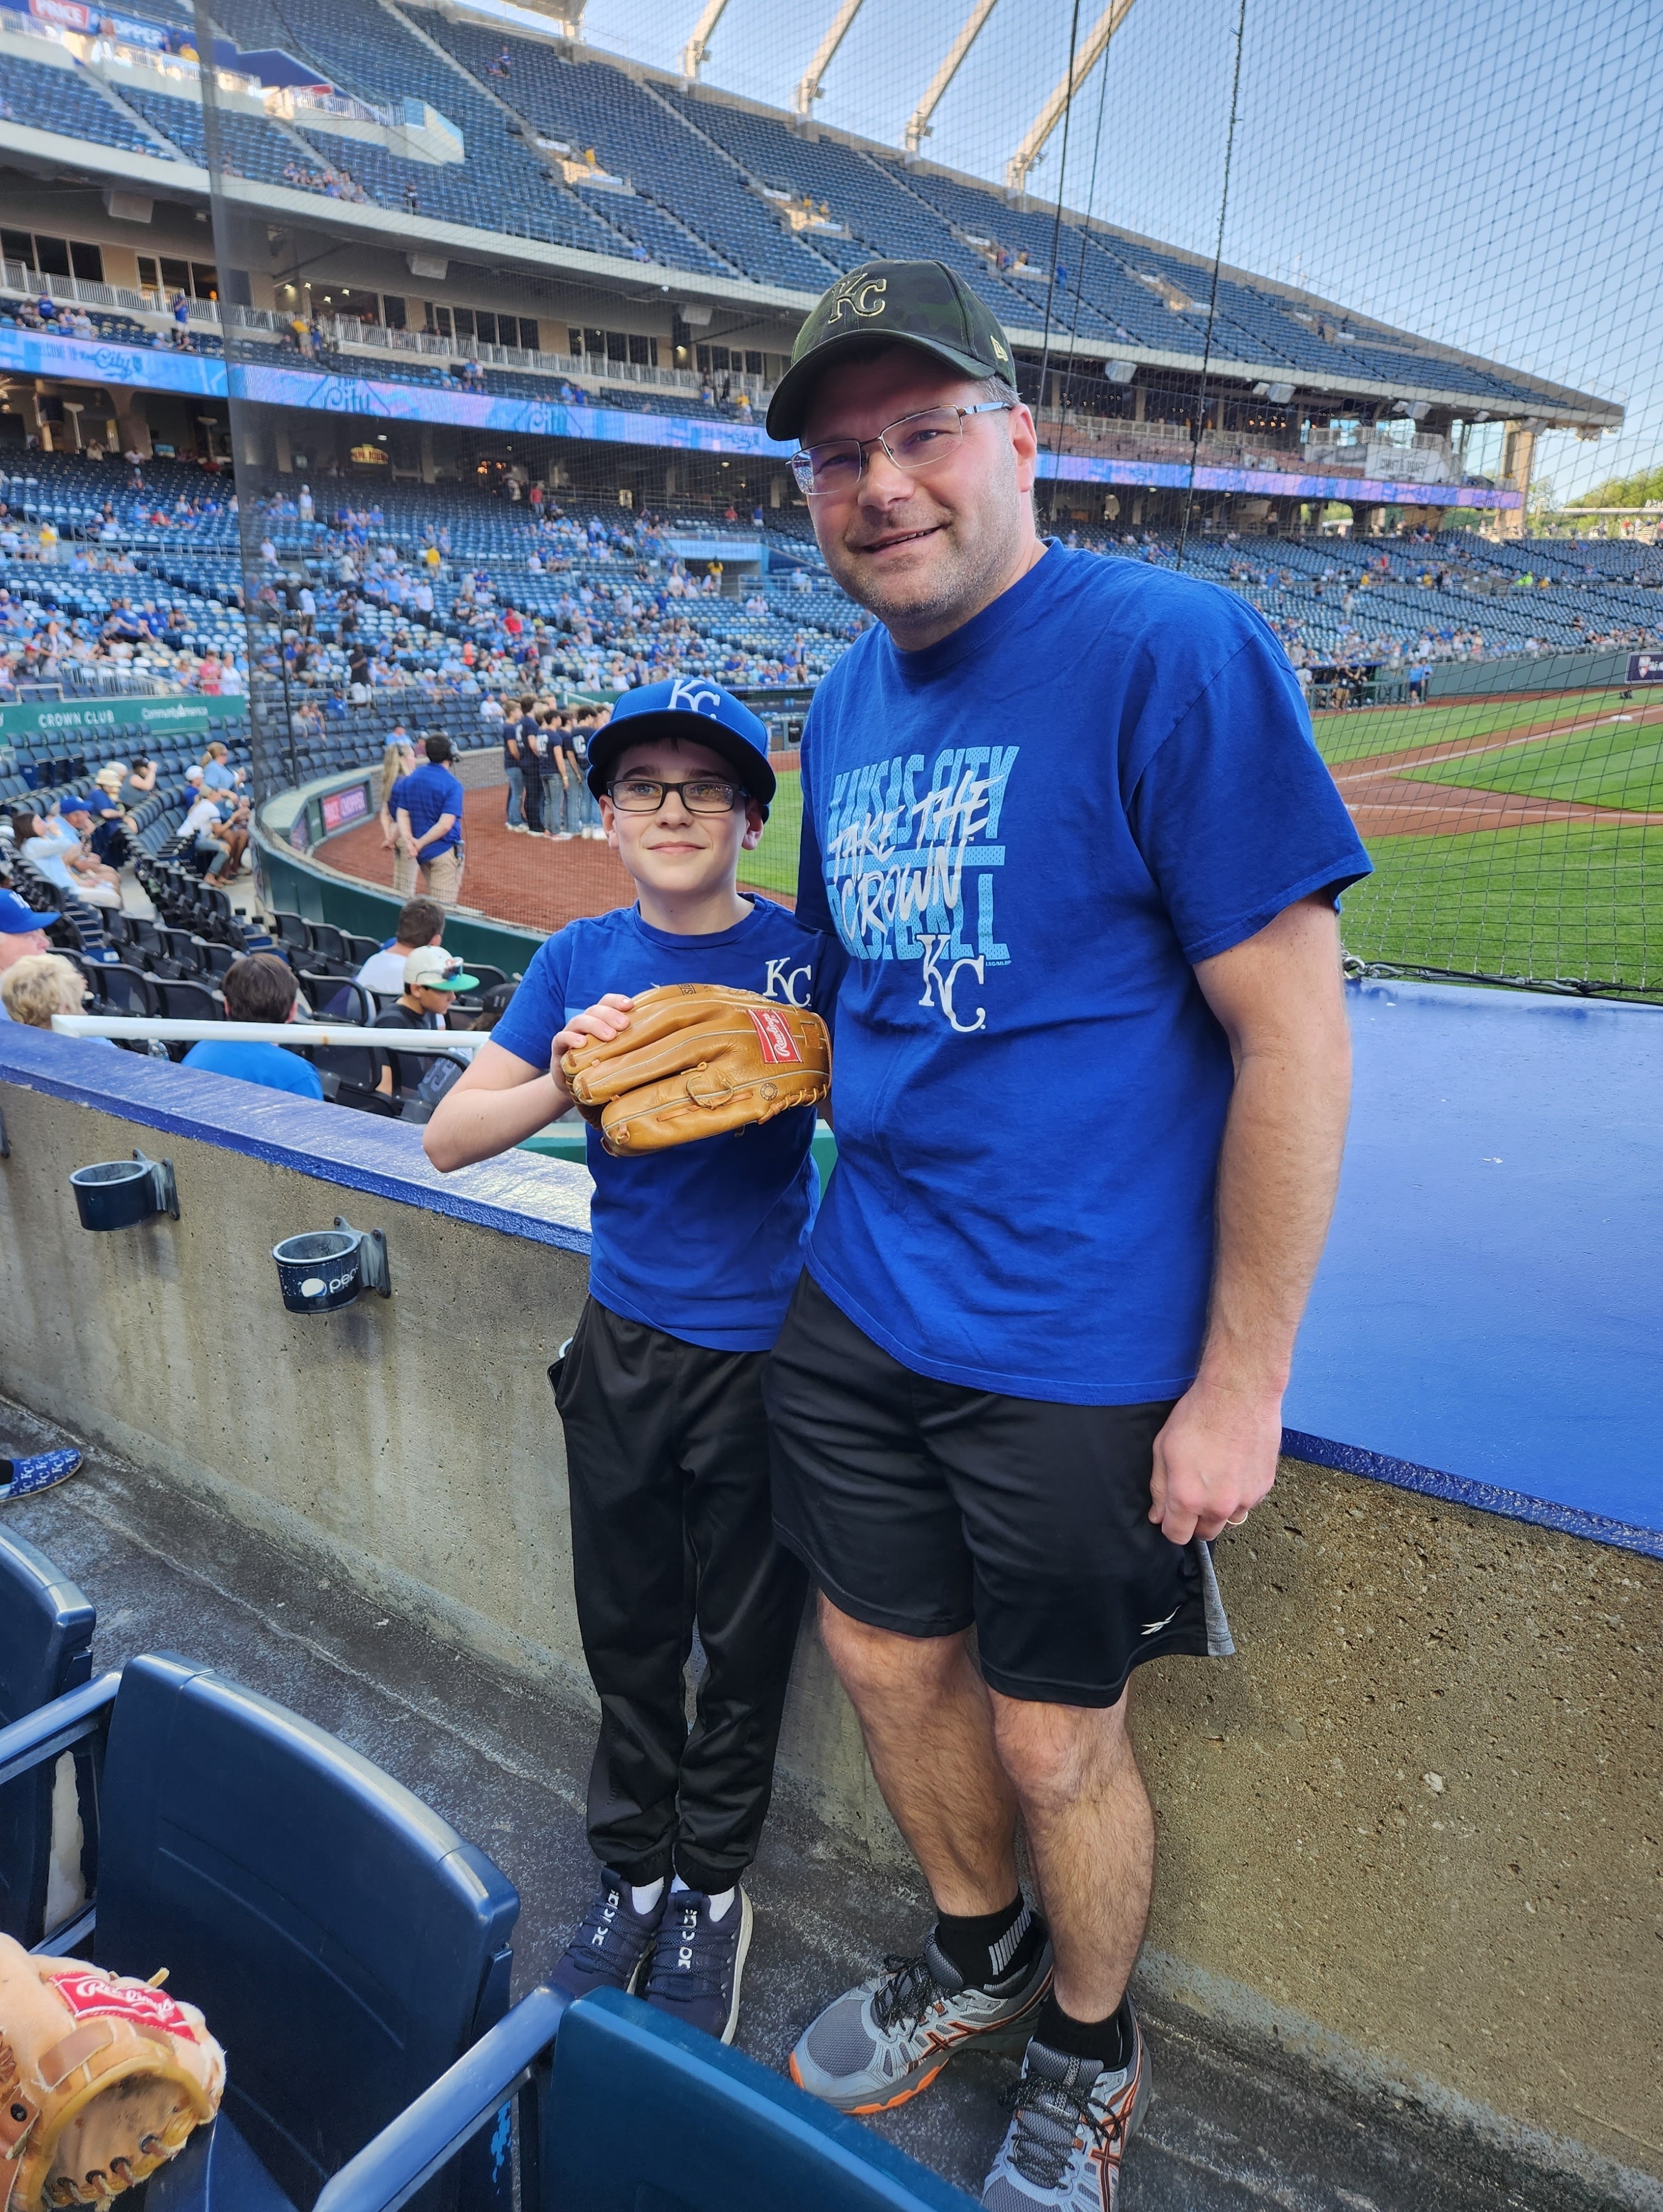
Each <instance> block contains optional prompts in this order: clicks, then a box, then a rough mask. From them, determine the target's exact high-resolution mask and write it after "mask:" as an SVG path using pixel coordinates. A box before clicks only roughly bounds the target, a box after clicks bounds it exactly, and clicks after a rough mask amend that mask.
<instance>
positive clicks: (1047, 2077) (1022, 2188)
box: [981, 2021, 1149, 2212]
mask: <svg viewBox="0 0 1663 2212" xmlns="http://www.w3.org/2000/svg"><path fill="white" fill-rule="evenodd" d="M1132 2028H1133V2034H1134V2038H1135V2039H1134V2041H1133V2044H1132V2063H1131V2064H1130V2065H1128V2066H1125V2067H1122V2068H1121V2069H1120V2071H1119V2072H1118V2073H1115V2072H1111V2071H1110V2070H1109V2069H1108V2068H1107V2067H1104V2066H1099V2065H1097V2064H1096V2063H1094V2061H1092V2060H1091V2059H1089V2058H1070V2057H1065V2054H1064V2053H1063V2052H1062V2051H1053V2050H1050V2049H1049V2048H1048V2047H1047V2045H1045V2044H1043V2043H1041V2042H1039V2041H1037V2040H1035V2042H1033V2043H1030V2044H1029V2046H1028V2056H1027V2057H1026V2058H1024V2059H1023V2069H1022V2079H1021V2081H1018V2082H1017V2085H1016V2087H1015V2088H1014V2089H1013V2090H1011V2093H1010V2098H1009V2101H1010V2104H1011V2131H1010V2133H1009V2134H1008V2135H1007V2136H1005V2138H1004V2142H1003V2143H1002V2144H1001V2146H1000V2148H999V2154H998V2157H997V2158H996V2159H995V2160H993V2164H992V2171H991V2172H989V2174H988V2176H987V2179H986V2182H985V2183H984V2184H983V2185H982V2191H981V2202H982V2212H1114V2202H1115V2195H1116V2192H1117V2191H1118V2190H1119V2188H1120V2158H1121V2154H1123V2152H1124V2151H1125V2149H1126V2143H1127V2141H1128V2139H1129V2138H1130V2136H1131V2135H1132V2130H1133V2129H1134V2128H1135V2127H1136V2126H1137V2125H1138V2122H1139V2120H1141V2119H1142V2118H1143V2116H1144V2105H1145V2104H1146V2103H1147V2102H1148V2100H1149V2061H1148V2059H1147V2057H1145V2056H1144V2038H1143V2033H1142V2031H1141V2030H1140V2029H1138V2026H1137V2022H1136V2021H1133V2023H1132Z"/></svg>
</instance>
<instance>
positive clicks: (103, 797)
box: [62, 786, 121, 815]
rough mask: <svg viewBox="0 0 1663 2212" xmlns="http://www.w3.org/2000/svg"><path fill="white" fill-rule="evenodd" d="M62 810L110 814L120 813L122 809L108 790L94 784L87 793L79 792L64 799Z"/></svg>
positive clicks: (66, 812) (65, 811)
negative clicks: (70, 797) (100, 788)
mask: <svg viewBox="0 0 1663 2212" xmlns="http://www.w3.org/2000/svg"><path fill="white" fill-rule="evenodd" d="M62 811H63V812H64V813H65V814H70V813H75V812H80V813H82V814H103V815H110V814H119V813H120V811H121V809H120V808H119V807H118V805H116V803H115V801H114V799H112V798H111V796H110V794H109V793H108V792H107V791H100V790H99V789H98V788H97V787H96V786H94V788H93V789H92V790H91V791H89V792H87V793H81V792H77V793H76V795H75V797H74V798H73V799H64V802H63V806H62Z"/></svg>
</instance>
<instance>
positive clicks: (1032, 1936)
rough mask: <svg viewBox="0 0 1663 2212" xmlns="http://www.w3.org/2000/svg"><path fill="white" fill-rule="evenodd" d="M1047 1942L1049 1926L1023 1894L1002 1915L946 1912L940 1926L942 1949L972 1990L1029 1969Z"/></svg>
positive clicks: (938, 1936) (939, 1922)
mask: <svg viewBox="0 0 1663 2212" xmlns="http://www.w3.org/2000/svg"><path fill="white" fill-rule="evenodd" d="M1013 1938H1014V1939H1015V1940H1014V1941H1013V1940H1012V1939H1013ZM1043 1942H1045V1923H1043V1921H1041V1920H1040V1919H1039V1918H1038V1917H1036V1915H1035V1911H1034V1908H1033V1907H1032V1905H1029V1902H1028V1899H1026V1898H1025V1897H1024V1896H1023V1894H1022V1892H1021V1891H1020V1890H1018V1891H1017V1895H1016V1898H1015V1900H1014V1901H1013V1902H1012V1903H1011V1904H1010V1905H1005V1906H1004V1909H1003V1911H998V1912H970V1913H958V1912H944V1913H943V1914H942V1916H941V1917H940V1918H939V1919H938V1921H937V1923H936V1944H937V1947H938V1949H940V1950H942V1951H944V1952H945V1953H946V1954H947V1956H948V1957H949V1958H950V1960H952V1962H953V1964H954V1965H955V1966H956V1967H957V1968H958V1970H959V1972H960V1973H961V1974H962V1975H963V1977H964V1979H965V1984H966V1986H967V1987H968V1988H970V1989H980V1988H981V1987H982V1986H983V1985H984V1984H986V1983H988V1982H996V1981H1001V1980H1003V1978H1004V1976H1005V1975H1006V1974H1009V1973H1012V1972H1015V1970H1016V1968H1017V1966H1019V1965H1023V1966H1025V1965H1026V1964H1027V1962H1028V1961H1029V1959H1031V1958H1033V1957H1034V1956H1035V1954H1037V1953H1038V1951H1039V1949H1040V1947H1041V1944H1042V1943H1043Z"/></svg>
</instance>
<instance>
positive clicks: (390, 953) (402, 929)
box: [355, 898, 445, 999]
mask: <svg viewBox="0 0 1663 2212" xmlns="http://www.w3.org/2000/svg"><path fill="white" fill-rule="evenodd" d="M444 935H445V909H444V908H443V907H442V906H440V903H439V902H438V900H437V899H430V898H413V899H407V900H406V901H405V902H404V905H403V906H402V907H400V908H399V909H398V923H397V925H396V927H395V928H394V931H393V939H392V943H391V945H383V946H382V948H381V950H380V951H379V952H372V953H371V954H370V956H369V958H368V959H367V960H366V961H365V963H364V964H363V966H362V967H361V969H359V970H358V974H357V975H356V977H355V981H358V982H360V983H361V984H362V985H363V987H364V988H365V990H367V991H373V992H374V993H375V994H376V995H377V996H378V997H379V998H383V999H391V998H395V997H397V996H398V995H399V994H401V993H402V992H403V990H404V963H405V962H406V961H407V960H408V959H409V958H410V955H411V953H412V952H420V951H423V950H425V948H426V947H428V945H438V944H440V942H441V941H442V939H443V938H444Z"/></svg>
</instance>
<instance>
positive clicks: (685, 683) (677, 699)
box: [665, 676, 722, 714]
mask: <svg viewBox="0 0 1663 2212" xmlns="http://www.w3.org/2000/svg"><path fill="white" fill-rule="evenodd" d="M671 709H674V710H676V711H677V712H678V713H681V714H720V713H721V711H722V695H721V693H720V692H719V691H718V690H715V689H714V688H713V686H712V685H710V684H701V683H700V682H699V681H698V679H697V678H695V677H692V676H678V677H677V678H676V679H675V681H674V682H673V683H672V684H671V687H670V697H669V700H668V701H667V702H666V704H665V712H666V713H668V712H670V711H671Z"/></svg>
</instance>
